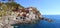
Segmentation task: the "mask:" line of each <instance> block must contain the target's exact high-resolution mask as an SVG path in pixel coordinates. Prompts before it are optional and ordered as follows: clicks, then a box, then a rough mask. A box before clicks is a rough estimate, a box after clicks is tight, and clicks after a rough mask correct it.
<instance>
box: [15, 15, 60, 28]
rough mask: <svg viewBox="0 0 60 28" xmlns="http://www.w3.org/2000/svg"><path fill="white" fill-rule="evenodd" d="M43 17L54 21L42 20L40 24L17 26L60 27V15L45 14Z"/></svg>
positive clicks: (23, 27)
mask: <svg viewBox="0 0 60 28" xmlns="http://www.w3.org/2000/svg"><path fill="white" fill-rule="evenodd" d="M43 17H45V18H48V19H52V20H53V22H48V21H44V20H41V21H39V23H38V24H32V25H29V24H25V25H22V24H21V25H17V26H16V27H15V28H60V15H43Z"/></svg>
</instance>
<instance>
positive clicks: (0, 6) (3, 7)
mask: <svg viewBox="0 0 60 28" xmlns="http://www.w3.org/2000/svg"><path fill="white" fill-rule="evenodd" d="M17 7H21V8H24V7H23V6H21V5H20V4H17V3H16V2H10V3H9V2H7V3H0V17H1V16H3V15H7V14H8V13H7V12H8V11H10V14H11V12H12V8H13V9H15V8H17Z"/></svg>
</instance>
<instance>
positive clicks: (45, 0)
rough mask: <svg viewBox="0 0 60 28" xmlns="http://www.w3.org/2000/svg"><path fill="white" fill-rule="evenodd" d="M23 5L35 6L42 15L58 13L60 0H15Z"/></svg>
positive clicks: (59, 12)
mask: <svg viewBox="0 0 60 28" xmlns="http://www.w3.org/2000/svg"><path fill="white" fill-rule="evenodd" d="M15 1H16V2H17V3H19V4H21V5H22V6H24V7H30V6H32V7H36V8H37V9H38V10H39V11H40V12H41V13H42V15H60V0H15Z"/></svg>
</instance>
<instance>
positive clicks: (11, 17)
mask: <svg viewBox="0 0 60 28" xmlns="http://www.w3.org/2000/svg"><path fill="white" fill-rule="evenodd" d="M9 4H10V3H9ZM9 4H7V3H6V4H3V5H2V6H3V7H2V6H0V7H1V8H2V10H1V11H0V28H13V27H12V26H11V25H12V24H21V23H22V24H25V23H26V24H27V23H30V24H31V23H37V22H38V20H47V21H49V22H50V21H51V20H49V19H47V18H43V16H42V15H41V13H40V12H39V11H38V9H37V8H35V7H28V8H22V7H20V6H18V5H17V4H16V5H14V7H13V5H12V7H11V6H9ZM14 4H15V3H14ZM1 8H0V9H1Z"/></svg>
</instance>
